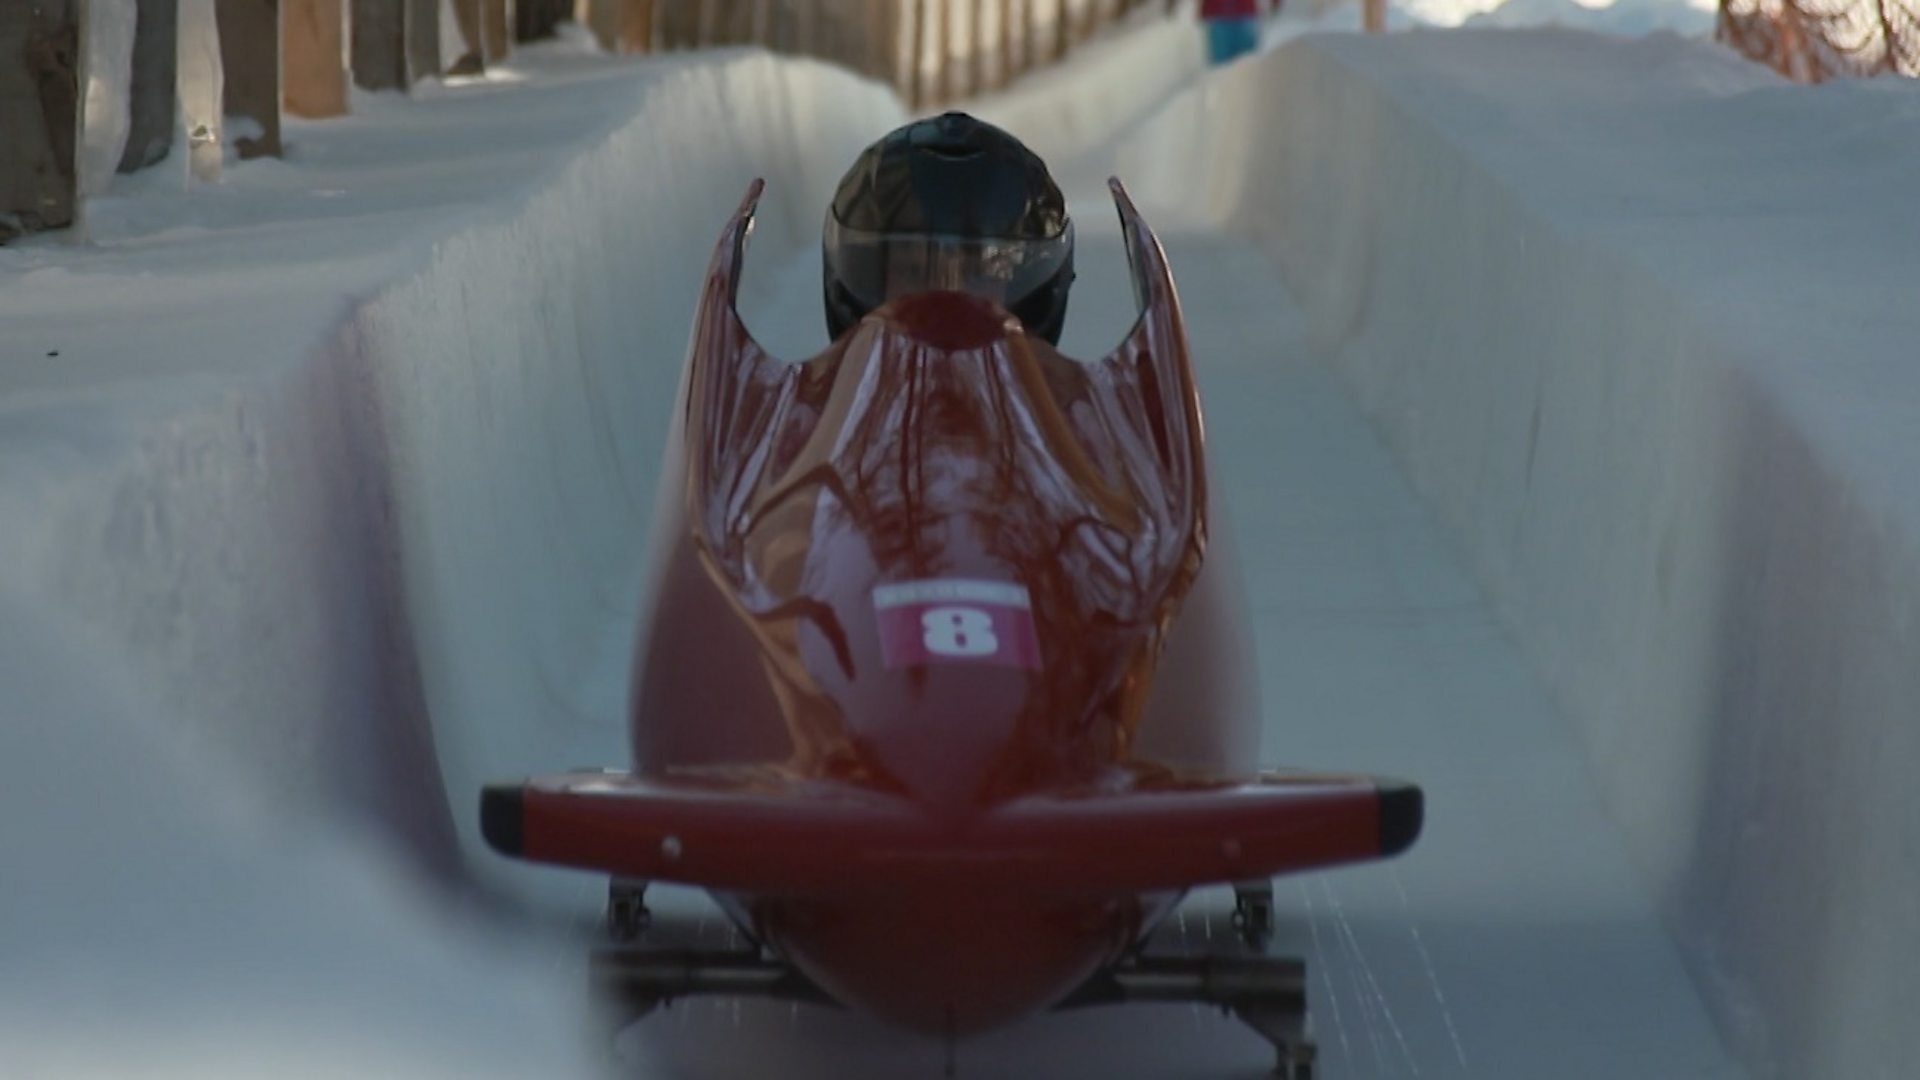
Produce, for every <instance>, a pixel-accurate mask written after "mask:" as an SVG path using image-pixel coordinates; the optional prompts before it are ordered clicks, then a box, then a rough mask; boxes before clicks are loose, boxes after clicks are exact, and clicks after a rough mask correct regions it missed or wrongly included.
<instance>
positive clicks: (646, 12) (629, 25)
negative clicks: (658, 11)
mask: <svg viewBox="0 0 1920 1080" xmlns="http://www.w3.org/2000/svg"><path fill="white" fill-rule="evenodd" d="M654 25H655V11H654V0H622V2H621V5H620V51H621V52H623V53H648V52H652V51H653V35H654Z"/></svg>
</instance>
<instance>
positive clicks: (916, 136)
mask: <svg viewBox="0 0 1920 1080" xmlns="http://www.w3.org/2000/svg"><path fill="white" fill-rule="evenodd" d="M822 253H823V255H824V261H825V264H826V302H827V331H828V333H830V334H831V335H832V336H833V337H834V338H838V337H840V335H842V334H844V333H846V332H847V330H848V329H850V328H852V327H853V325H854V324H855V323H858V322H859V321H860V320H861V319H862V318H864V317H865V316H866V314H867V313H868V312H870V311H872V310H873V309H875V308H877V307H879V306H881V305H882V304H884V303H886V302H887V301H888V300H889V299H892V298H893V297H895V296H902V295H908V294H911V293H916V292H927V291H930V290H935V289H951V290H956V291H960V292H967V293H973V294H975V295H979V296H985V297H988V298H989V299H992V300H995V301H997V302H999V303H1000V304H1001V305H1002V306H1004V307H1005V308H1006V309H1007V310H1009V311H1011V312H1013V313H1014V315H1016V316H1018V317H1019V319H1020V321H1021V322H1022V323H1025V324H1026V327H1027V330H1028V332H1029V333H1032V334H1036V335H1038V336H1040V337H1043V338H1045V339H1047V340H1048V341H1049V342H1052V343H1054V344H1059V341H1060V327H1061V324H1062V323H1063V322H1064V321H1065V320H1066V316H1067V289H1068V287H1069V286H1071V285H1072V284H1073V222H1072V221H1070V220H1069V219H1068V218H1067V202H1066V199H1065V198H1063V197H1062V196H1061V194H1060V188H1059V187H1058V186H1057V185H1056V184H1054V182H1053V177H1052V176H1050V175H1048V173H1047V166H1046V163H1045V162H1043V161H1041V160H1040V158H1039V157H1038V156H1037V155H1036V154H1034V152H1033V151H1031V150H1029V149H1027V148H1026V146H1025V145H1024V144H1022V143H1021V142H1020V140H1019V139H1016V138H1014V137H1013V136H1011V135H1009V134H1007V133H1006V132H1004V131H1002V130H1000V129H999V128H997V127H994V126H993V125H992V124H986V123H982V122H981V121H979V120H975V119H974V118H973V117H971V116H968V115H967V114H965V113H957V112H950V113H947V114H946V115H945V116H938V117H934V118H933V119H930V120H920V121H916V122H914V123H911V124H908V125H907V126H906V127H903V128H900V129H899V130H897V131H894V132H893V133H892V134H890V135H888V136H887V137H886V138H884V139H881V140H880V141H879V142H877V143H874V144H873V145H872V146H869V147H868V148H867V149H866V150H865V152H863V153H862V154H861V155H860V157H859V159H858V160H857V161H855V162H854V163H853V168H851V169H849V170H848V171H847V175H846V177H845V178H844V179H842V180H841V181H840V189H839V190H838V191H837V192H835V193H834V196H833V205H832V206H831V207H829V208H828V210H827V224H826V234H825V239H824V243H823V245H822Z"/></svg>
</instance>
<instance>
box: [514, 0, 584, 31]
mask: <svg viewBox="0 0 1920 1080" xmlns="http://www.w3.org/2000/svg"><path fill="white" fill-rule="evenodd" d="M513 11H514V26H513V37H514V40H515V41H541V40H544V39H546V38H550V37H552V36H553V35H554V30H555V28H556V27H558V26H559V25H560V23H561V22H562V21H563V20H565V19H567V18H569V17H570V16H571V15H572V14H573V4H572V3H571V2H569V0H517V2H516V3H515V5H514V9H513Z"/></svg>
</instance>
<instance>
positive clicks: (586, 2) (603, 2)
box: [576, 0, 625, 52]
mask: <svg viewBox="0 0 1920 1080" xmlns="http://www.w3.org/2000/svg"><path fill="white" fill-rule="evenodd" d="M624 6H625V0H580V7H579V8H578V9H577V10H576V15H577V16H578V17H579V19H580V24H581V25H582V26H585V27H586V28H587V30H588V31H590V32H591V33H592V34H593V40H594V41H596V42H598V43H599V45H600V47H601V48H603V49H605V50H607V51H608V52H614V51H615V50H617V49H619V48H620V27H621V22H622V21H623V19H624V18H625V13H624V11H623V10H622V9H623V8H624Z"/></svg>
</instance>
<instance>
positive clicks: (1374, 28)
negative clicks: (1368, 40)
mask: <svg viewBox="0 0 1920 1080" xmlns="http://www.w3.org/2000/svg"><path fill="white" fill-rule="evenodd" d="M1360 26H1361V28H1362V29H1364V30H1366V32H1367V33H1369V34H1378V33H1380V32H1381V31H1383V30H1385V29H1386V28H1387V0H1360Z"/></svg>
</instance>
